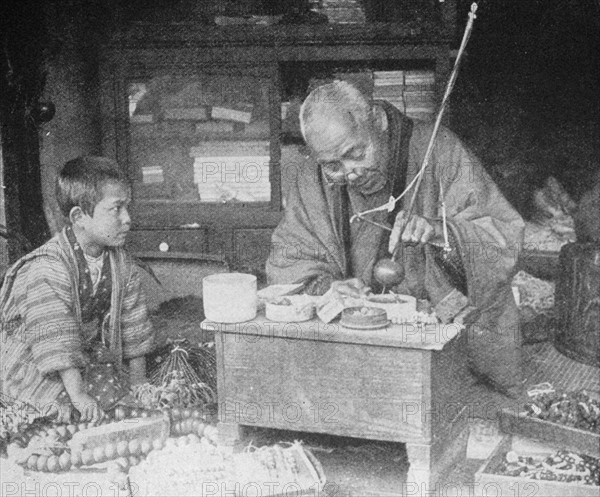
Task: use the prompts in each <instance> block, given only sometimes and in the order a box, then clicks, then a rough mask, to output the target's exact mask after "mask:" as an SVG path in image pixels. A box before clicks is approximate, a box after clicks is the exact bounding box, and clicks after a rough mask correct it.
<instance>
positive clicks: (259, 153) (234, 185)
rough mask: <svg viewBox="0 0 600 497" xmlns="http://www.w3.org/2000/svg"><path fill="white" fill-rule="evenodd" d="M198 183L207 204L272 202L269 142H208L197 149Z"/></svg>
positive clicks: (192, 152) (202, 197) (195, 168)
mask: <svg viewBox="0 0 600 497" xmlns="http://www.w3.org/2000/svg"><path fill="white" fill-rule="evenodd" d="M190 156H191V157H193V158H194V183H196V185H197V187H198V193H199V195H200V200H201V201H204V202H228V201H239V202H268V201H269V200H270V198H271V183H270V180H269V172H270V167H269V163H270V158H271V157H270V150H269V142H268V141H237V142H233V141H228V142H225V141H219V142H206V143H203V144H202V145H200V146H197V147H193V148H192V150H191V151H190Z"/></svg>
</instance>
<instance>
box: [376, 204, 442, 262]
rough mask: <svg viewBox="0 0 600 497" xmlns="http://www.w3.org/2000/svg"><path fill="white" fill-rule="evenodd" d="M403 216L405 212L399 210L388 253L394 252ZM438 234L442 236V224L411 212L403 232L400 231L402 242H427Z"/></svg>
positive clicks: (402, 223)
mask: <svg viewBox="0 0 600 497" xmlns="http://www.w3.org/2000/svg"><path fill="white" fill-rule="evenodd" d="M405 216H406V213H405V212H404V211H400V212H399V213H398V215H397V216H396V220H395V221H394V227H393V229H392V233H391V234H390V242H389V245H388V250H389V251H390V253H393V252H394V249H395V248H396V245H397V244H398V240H399V238H400V228H401V227H402V226H403V225H404V218H405ZM439 236H442V226H441V224H440V223H438V222H436V221H429V220H427V219H425V218H424V217H421V216H417V215H414V214H413V215H412V216H411V217H410V220H409V221H408V224H407V225H406V228H405V229H404V233H402V242H404V243H409V242H413V243H428V242H431V241H432V240H434V239H435V238H437V237H439Z"/></svg>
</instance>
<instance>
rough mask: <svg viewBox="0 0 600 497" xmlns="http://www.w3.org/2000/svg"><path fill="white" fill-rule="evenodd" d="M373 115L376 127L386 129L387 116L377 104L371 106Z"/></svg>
mask: <svg viewBox="0 0 600 497" xmlns="http://www.w3.org/2000/svg"><path fill="white" fill-rule="evenodd" d="M373 116H374V117H375V123H376V124H377V128H378V129H379V130H381V131H387V129H388V118H387V114H386V113H385V110H383V108H382V107H380V106H379V105H374V106H373Z"/></svg>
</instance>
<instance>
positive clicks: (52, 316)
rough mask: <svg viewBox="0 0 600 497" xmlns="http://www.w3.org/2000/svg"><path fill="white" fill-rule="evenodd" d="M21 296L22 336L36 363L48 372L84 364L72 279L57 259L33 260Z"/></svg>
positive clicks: (41, 369)
mask: <svg viewBox="0 0 600 497" xmlns="http://www.w3.org/2000/svg"><path fill="white" fill-rule="evenodd" d="M25 290H26V293H25V294H24V295H22V296H21V302H20V303H19V304H18V305H19V307H21V316H22V318H23V325H24V326H23V335H24V336H23V339H24V341H25V342H26V343H27V344H28V345H29V347H30V348H31V352H32V354H33V360H34V362H35V365H36V367H37V368H38V369H39V370H40V371H41V372H42V373H43V374H48V373H52V372H56V371H61V370H64V369H68V368H73V367H77V368H81V367H85V365H86V362H87V361H86V358H85V355H84V353H83V349H82V339H81V334H80V329H79V325H78V324H77V319H76V317H75V313H74V310H73V305H74V303H73V302H72V301H71V300H72V293H71V280H70V277H69V274H68V272H67V271H66V268H65V266H64V264H63V263H62V262H60V260H56V259H52V258H40V259H36V260H34V261H33V262H32V266H31V267H30V268H29V269H28V271H27V275H26V283H25Z"/></svg>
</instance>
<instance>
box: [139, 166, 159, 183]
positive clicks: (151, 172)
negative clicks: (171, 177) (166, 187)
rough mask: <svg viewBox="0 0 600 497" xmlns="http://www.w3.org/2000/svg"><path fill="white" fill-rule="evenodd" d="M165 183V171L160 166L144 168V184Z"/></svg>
mask: <svg viewBox="0 0 600 497" xmlns="http://www.w3.org/2000/svg"><path fill="white" fill-rule="evenodd" d="M163 181H164V176H163V170H162V167H160V166H143V167H142V183H144V184H153V183H162V182H163Z"/></svg>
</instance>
